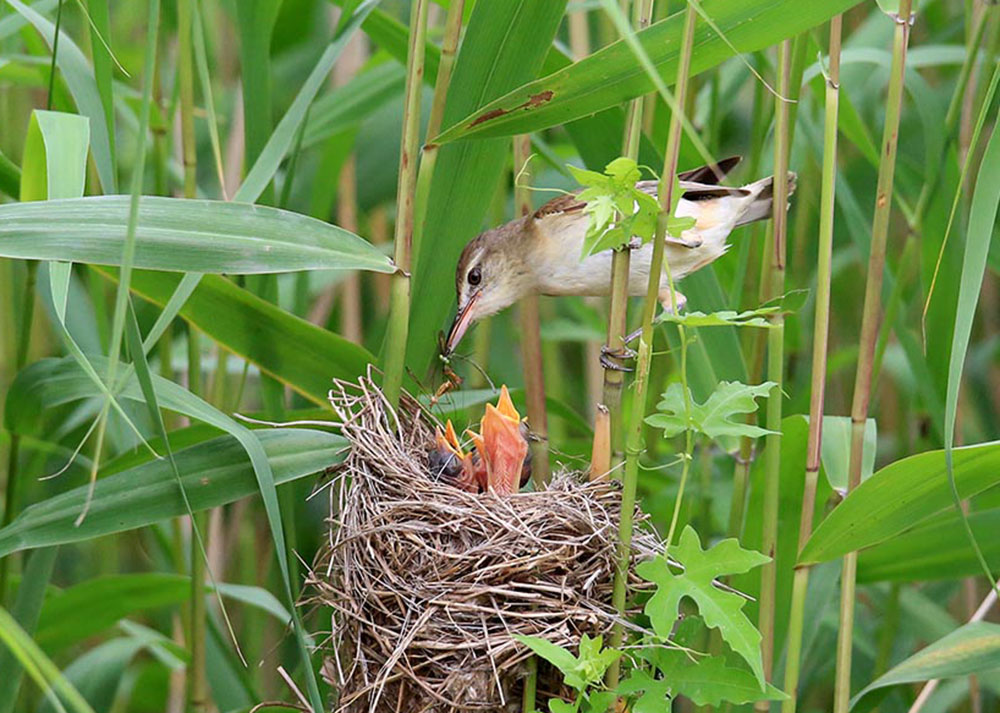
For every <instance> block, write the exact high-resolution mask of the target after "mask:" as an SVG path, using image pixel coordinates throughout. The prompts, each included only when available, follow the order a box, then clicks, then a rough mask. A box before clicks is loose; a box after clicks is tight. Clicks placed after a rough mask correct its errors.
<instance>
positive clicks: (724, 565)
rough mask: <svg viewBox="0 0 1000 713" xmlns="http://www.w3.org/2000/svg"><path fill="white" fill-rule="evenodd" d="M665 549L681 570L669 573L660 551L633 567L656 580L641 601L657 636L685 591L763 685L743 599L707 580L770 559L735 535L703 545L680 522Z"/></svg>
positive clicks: (669, 624) (756, 637)
mask: <svg viewBox="0 0 1000 713" xmlns="http://www.w3.org/2000/svg"><path fill="white" fill-rule="evenodd" d="M670 555H671V557H672V558H674V559H676V560H677V561H678V562H679V563H680V564H682V565H683V566H684V571H683V572H681V573H679V574H674V573H673V572H672V571H671V570H670V566H669V564H668V561H667V558H666V557H663V556H660V557H656V558H655V559H652V560H648V561H646V562H642V563H640V564H639V565H638V567H636V571H637V572H638V574H639V576H640V577H642V578H643V579H645V580H647V581H650V582H653V583H654V584H656V592H655V593H654V594H653V596H652V597H650V599H649V601H648V602H646V607H645V612H646V615H647V616H648V617H649V620H650V623H651V624H652V626H653V630H654V631H655V632H656V634H657V635H658V636H660V637H661V638H664V639H666V638H667V637H669V636H670V634H671V632H672V630H673V627H674V623H675V622H676V621H677V617H678V614H679V612H680V603H681V600H682V599H684V598H685V597H687V598H689V599H691V600H693V601H694V603H695V604H696V605H697V606H698V611H699V613H700V614H701V616H702V618H703V619H704V620H705V625H706V626H709V627H711V628H713V629H718V630H719V633H720V634H721V635H722V638H723V640H725V642H726V643H727V644H729V646H730V648H732V650H733V651H735V652H736V653H737V654H739V655H740V656H741V657H743V659H744V660H745V661H746V662H747V663H748V664H749V665H750V668H751V669H752V670H753V672H754V675H755V676H756V678H757V681H758V683H759V684H760V689H761V690H764V687H765V681H764V664H763V661H762V658H761V652H760V641H761V635H760V632H759V631H757V629H756V628H755V627H754V625H753V624H752V623H751V622H750V619H748V618H747V615H746V614H744V613H743V611H742V610H743V605H744V604H746V600H745V599H743V597H741V596H739V595H738V594H734V593H733V592H727V591H724V590H722V589H719V588H717V587H716V586H715V585H714V584H713V580H715V579H716V578H718V577H723V576H726V575H730V574H743V573H744V572H749V571H750V570H751V569H753V568H754V567H758V566H760V565H762V564H764V563H765V562H770V560H771V558H770V557H767V556H765V555H762V554H760V553H759V552H754V551H752V550H745V549H743V548H742V547H740V546H739V543H738V542H737V541H736V540H735V539H728V540H723V541H722V542H720V543H719V544H717V545H715V546H714V547H711V548H709V549H708V550H703V549H701V540H700V539H699V537H698V534H697V533H696V532H695V531H694V529H693V528H692V527H691V526H690V525H688V526H687V527H685V528H684V532H682V533H681V537H680V540H679V542H678V543H677V546H676V547H673V548H671V550H670Z"/></svg>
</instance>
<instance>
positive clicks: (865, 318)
mask: <svg viewBox="0 0 1000 713" xmlns="http://www.w3.org/2000/svg"><path fill="white" fill-rule="evenodd" d="M911 5H912V0H901V2H900V4H899V14H898V17H896V18H895V22H896V30H895V33H894V38H893V47H892V65H891V69H890V72H889V94H888V98H887V99H886V107H885V112H886V113H885V126H884V127H883V133H882V153H881V156H882V161H881V162H880V163H879V172H878V185H877V188H876V193H875V215H874V217H873V219H872V242H871V253H870V254H869V257H868V274H867V279H866V283H865V303H864V313H863V315H862V318H861V337H860V340H859V345H858V346H859V350H858V365H857V372H856V375H855V380H854V398H853V402H852V405H851V457H850V465H849V470H848V481H847V489H848V492H850V491H851V490H853V489H854V488H856V487H857V486H858V484H859V483H860V482H861V464H862V461H863V457H862V456H863V448H864V442H865V421H866V420H867V418H868V403H869V400H870V398H871V390H872V366H873V362H874V356H875V342H876V340H877V338H878V327H879V313H880V303H881V297H882V273H883V272H884V270H885V251H886V239H887V237H888V233H889V214H890V212H891V210H892V202H891V197H892V186H893V178H894V174H895V168H896V148H897V145H898V139H899V117H900V113H901V111H902V105H903V76H904V73H905V71H906V47H907V43H908V42H909V38H910V8H911ZM857 563H858V558H857V553H856V552H851V553H848V554H847V555H845V556H844V569H843V573H842V574H841V580H840V582H841V587H840V628H839V630H838V632H837V671H836V679H835V686H834V699H833V710H834V713H847V711H848V708H849V704H850V698H851V645H852V640H853V634H854V587H855V575H856V573H857Z"/></svg>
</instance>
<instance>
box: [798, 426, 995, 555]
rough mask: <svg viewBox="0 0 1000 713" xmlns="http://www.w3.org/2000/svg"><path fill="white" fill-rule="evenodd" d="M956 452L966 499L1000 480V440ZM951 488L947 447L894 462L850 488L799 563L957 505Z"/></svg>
mask: <svg viewBox="0 0 1000 713" xmlns="http://www.w3.org/2000/svg"><path fill="white" fill-rule="evenodd" d="M954 454H955V460H954V465H955V470H954V473H955V484H956V486H957V488H958V491H959V494H960V496H961V497H962V498H970V497H972V496H974V495H976V494H977V493H981V492H983V491H984V490H986V489H987V488H990V487H993V486H994V485H997V484H998V483H1000V441H998V442H993V443H980V444H977V445H973V446H966V447H964V448H956V449H955V451H954ZM950 493H951V489H950V487H949V485H948V474H947V471H946V468H945V457H944V451H928V452H926V453H920V454H917V455H914V456H909V457H908V458H903V459H901V460H898V461H896V462H895V463H891V464H889V465H887V466H886V467H885V468H882V469H881V470H879V471H878V472H877V473H875V474H874V475H873V476H872V477H871V478H869V479H868V480H866V481H865V482H863V483H862V484H861V485H860V486H859V487H858V488H857V489H856V490H854V491H853V492H851V494H850V495H848V496H847V498H846V499H845V500H844V502H842V503H841V504H840V505H838V506H837V507H836V508H835V509H834V510H833V512H831V513H830V514H829V515H828V516H827V517H826V519H825V520H823V522H821V523H820V524H819V526H818V527H817V528H816V530H815V531H814V532H813V534H812V537H810V538H809V541H808V542H807V543H806V546H805V548H804V549H803V550H802V553H801V555H800V557H799V563H800V564H814V563H816V562H825V561H827V560H830V559H833V558H835V557H842V556H843V555H845V554H846V553H848V552H853V551H854V550H860V549H864V548H865V547H871V546H872V545H876V544H878V543H880V542H884V541H886V540H889V539H890V538H892V537H895V536H897V535H900V534H902V533H905V532H906V531H907V530H909V529H910V528H911V527H913V526H914V525H916V524H918V523H920V522H921V521H922V520H925V519H926V518H928V517H930V516H931V515H934V514H935V513H938V512H941V511H942V510H945V509H948V508H951V507H953V504H952V500H951V496H950ZM904 536H905V535H904Z"/></svg>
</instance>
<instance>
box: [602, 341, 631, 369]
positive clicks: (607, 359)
mask: <svg viewBox="0 0 1000 713" xmlns="http://www.w3.org/2000/svg"><path fill="white" fill-rule="evenodd" d="M635 357H636V353H635V352H634V351H632V350H631V349H629V348H628V347H622V348H621V349H612V348H611V347H609V346H608V345H607V344H602V345H601V366H603V367H604V368H605V369H610V370H611V371H635V370H634V369H633V368H632V367H630V366H625V365H624V364H619V363H618V362H617V361H615V360H616V359H619V360H624V359H635Z"/></svg>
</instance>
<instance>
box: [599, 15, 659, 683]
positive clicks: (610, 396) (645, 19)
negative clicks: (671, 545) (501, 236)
mask: <svg viewBox="0 0 1000 713" xmlns="http://www.w3.org/2000/svg"><path fill="white" fill-rule="evenodd" d="M633 10H634V12H633V18H632V19H633V26H634V30H635V31H636V32H638V31H639V30H642V29H643V28H644V27H647V26H648V25H649V21H650V17H651V16H652V14H653V0H635V5H634V7H633ZM644 101H645V98H644V97H638V98H636V99H633V100H632V103H631V104H629V106H628V112H627V113H626V115H625V137H624V140H623V143H622V155H624V156H627V157H629V158H632V159H634V158H637V157H638V155H639V142H640V139H641V138H642V113H643V103H644ZM630 263H631V255H630V253H629V249H628V248H627V247H622V248H621V249H619V250H615V252H614V254H613V256H612V258H611V305H610V308H609V310H608V339H607V348H608V351H609V352H611V353H612V354H623V353H624V352H625V330H626V327H627V317H628V276H629V270H630V267H629V266H630ZM624 383H625V375H624V373H623V372H621V371H618V370H616V369H607V368H605V370H604V392H603V394H602V402H603V403H604V406H605V407H607V409H608V414H609V416H610V418H611V466H612V468H614V467H615V466H617V465H619V464H620V463H621V462H622V461H623V460H624V452H623V436H624V429H623V428H622V413H621V407H622V388H623V385H624ZM622 512H624V510H623V511H622ZM617 670H618V669H617V665H615V666H612V667H611V668H610V669H609V674H611V673H614V674H617Z"/></svg>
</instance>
